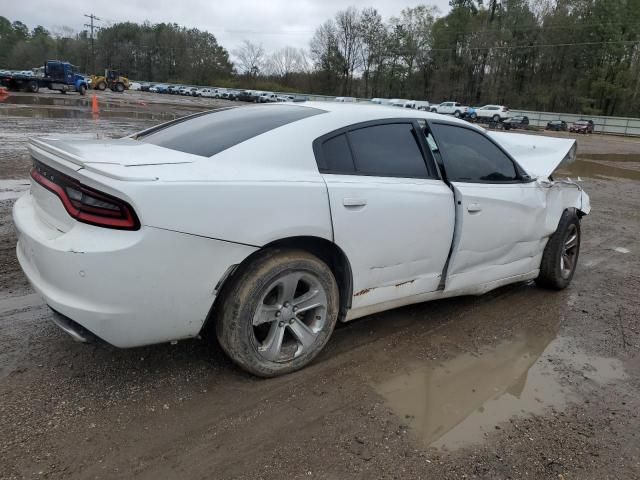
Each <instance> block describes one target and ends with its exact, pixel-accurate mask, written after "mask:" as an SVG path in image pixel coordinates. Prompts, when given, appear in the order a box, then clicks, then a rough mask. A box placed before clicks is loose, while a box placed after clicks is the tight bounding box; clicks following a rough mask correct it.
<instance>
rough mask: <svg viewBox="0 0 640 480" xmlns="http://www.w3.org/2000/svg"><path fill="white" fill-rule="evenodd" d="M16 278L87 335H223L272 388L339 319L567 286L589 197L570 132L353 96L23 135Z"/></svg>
mask: <svg viewBox="0 0 640 480" xmlns="http://www.w3.org/2000/svg"><path fill="white" fill-rule="evenodd" d="M29 148H30V152H31V155H32V157H33V168H32V171H31V189H30V191H29V193H27V194H25V195H24V196H23V197H21V198H20V199H19V200H18V201H17V202H16V204H15V206H14V211H13V215H14V219H15V224H16V226H17V229H18V231H19V241H18V246H17V255H18V258H19V261H20V264H21V265H22V268H23V270H24V272H25V274H26V275H27V277H28V278H29V280H30V281H31V283H32V284H33V286H34V288H35V289H36V290H37V291H38V292H40V293H41V294H42V296H43V297H44V300H45V301H46V303H47V304H48V305H49V306H50V307H51V309H52V310H53V311H54V314H53V318H54V321H55V322H56V323H57V324H58V325H59V326H60V327H61V328H62V329H63V330H65V331H66V332H68V333H69V334H71V335H72V336H73V337H75V338H76V339H77V340H81V341H82V340H87V339H89V338H95V337H98V338H101V339H103V340H105V341H107V342H109V343H111V344H113V345H115V346H118V347H135V346H140V345H147V344H152V343H158V342H168V341H173V340H179V339H184V338H190V337H196V336H198V335H199V334H201V332H203V331H204V329H205V328H206V327H210V328H206V331H211V332H213V331H215V332H216V334H217V338H218V340H219V343H220V345H221V346H222V348H223V349H224V350H225V351H226V352H227V354H228V355H229V356H230V357H231V358H232V359H233V361H234V362H236V363H237V364H238V365H240V366H241V367H242V368H244V369H245V370H247V371H249V372H251V373H253V374H256V375H260V376H275V375H279V374H282V373H286V372H291V371H293V370H296V369H298V368H301V367H303V366H304V365H306V364H308V363H309V362H310V361H311V360H312V359H313V358H314V357H316V356H317V355H318V353H319V352H320V351H321V350H322V348H323V347H324V345H325V344H326V343H327V341H328V340H329V336H330V335H331V333H332V331H333V329H334V326H335V325H336V322H337V321H338V320H340V321H348V320H352V319H355V318H358V317H362V316H364V315H368V314H371V313H374V312H380V311H382V310H387V309H390V308H395V307H399V306H402V305H407V304H412V303H417V302H424V301H427V300H433V299H439V298H444V297H451V296H454V295H467V294H481V293H484V292H487V291H489V290H491V289H494V288H496V287H499V286H501V285H505V284H509V283H513V282H520V281H524V280H529V279H535V280H536V282H537V283H538V284H539V285H542V286H545V287H551V288H564V287H566V286H567V285H568V284H569V282H570V281H571V278H572V276H573V273H574V270H575V267H576V262H577V259H578V252H579V248H580V219H581V217H582V216H584V215H585V214H587V213H589V209H590V206H589V197H588V196H587V195H586V194H585V193H584V192H583V191H582V189H581V187H580V186H579V185H578V184H576V183H574V182H571V181H569V180H564V181H559V180H554V179H553V178H552V176H551V175H552V173H553V172H554V170H555V169H556V168H557V167H558V166H560V165H561V164H567V163H569V162H571V161H572V160H573V159H574V157H575V153H576V145H575V141H574V140H567V139H558V138H547V137H542V136H532V135H523V134H513V133H492V134H487V133H486V132H485V131H484V130H482V129H481V128H478V127H476V126H474V125H470V124H467V123H465V122H463V121H460V120H456V119H454V118H451V117H444V116H442V115H438V114H432V113H426V112H420V111H416V110H410V109H397V108H392V107H380V106H374V105H358V104H348V103H306V104H298V105H291V104H273V105H264V106H255V107H241V108H228V109H222V110H216V111H211V112H205V113H200V114H196V115H192V116H190V117H186V118H182V119H179V120H176V121H173V122H169V123H166V124H163V125H160V126H158V127H154V128H151V129H149V130H145V131H143V132H141V133H138V134H136V135H133V136H130V137H127V138H122V139H118V140H79V141H66V140H63V139H57V138H55V136H54V135H52V136H50V137H46V138H38V139H31V140H30V143H29Z"/></svg>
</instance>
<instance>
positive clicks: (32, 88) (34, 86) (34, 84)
mask: <svg viewBox="0 0 640 480" xmlns="http://www.w3.org/2000/svg"><path fill="white" fill-rule="evenodd" d="M39 89H40V87H39V86H38V81H37V80H31V81H30V82H29V85H27V91H28V92H31V93H38V90H39Z"/></svg>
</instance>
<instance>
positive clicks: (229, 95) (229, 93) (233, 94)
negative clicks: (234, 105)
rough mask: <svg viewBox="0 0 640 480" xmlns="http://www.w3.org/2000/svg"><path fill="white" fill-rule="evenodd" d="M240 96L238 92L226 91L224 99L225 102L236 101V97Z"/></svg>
mask: <svg viewBox="0 0 640 480" xmlns="http://www.w3.org/2000/svg"><path fill="white" fill-rule="evenodd" d="M239 95H240V90H227V92H226V95H225V96H224V98H226V99H227V100H238V96H239Z"/></svg>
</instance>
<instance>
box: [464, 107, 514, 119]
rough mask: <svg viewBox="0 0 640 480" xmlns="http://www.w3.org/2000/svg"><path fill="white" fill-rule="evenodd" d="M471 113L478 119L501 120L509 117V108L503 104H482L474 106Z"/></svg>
mask: <svg viewBox="0 0 640 480" xmlns="http://www.w3.org/2000/svg"><path fill="white" fill-rule="evenodd" d="M472 115H475V117H474V118H477V119H478V120H491V121H493V122H502V121H504V120H506V119H507V118H509V108H508V107H505V106H504V105H484V106H482V107H477V108H474V112H473V113H472Z"/></svg>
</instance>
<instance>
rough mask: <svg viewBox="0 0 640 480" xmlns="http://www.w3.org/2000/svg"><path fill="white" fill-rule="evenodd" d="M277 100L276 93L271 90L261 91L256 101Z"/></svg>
mask: <svg viewBox="0 0 640 480" xmlns="http://www.w3.org/2000/svg"><path fill="white" fill-rule="evenodd" d="M277 101H278V95H276V94H275V93H273V92H261V93H260V96H259V97H258V103H275V102H277Z"/></svg>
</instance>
